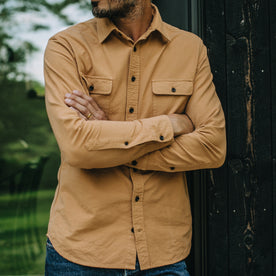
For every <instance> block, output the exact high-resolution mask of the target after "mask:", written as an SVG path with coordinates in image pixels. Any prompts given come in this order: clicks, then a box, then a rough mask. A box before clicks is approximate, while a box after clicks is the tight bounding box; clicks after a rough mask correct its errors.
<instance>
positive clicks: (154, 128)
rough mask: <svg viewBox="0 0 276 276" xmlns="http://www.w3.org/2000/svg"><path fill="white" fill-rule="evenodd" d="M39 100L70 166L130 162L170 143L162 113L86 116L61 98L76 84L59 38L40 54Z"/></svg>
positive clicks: (169, 127)
mask: <svg viewBox="0 0 276 276" xmlns="http://www.w3.org/2000/svg"><path fill="white" fill-rule="evenodd" d="M44 76H45V101H46V108H47V113H48V117H49V120H50V124H51V126H52V129H53V132H54V134H55V137H56V140H57V142H58V145H59V148H60V151H61V155H62V158H63V159H64V160H65V161H66V162H67V163H69V164H70V165H71V166H74V167H79V168H85V169H92V168H106V167H114V166H119V165H122V164H126V163H128V162H131V161H132V160H134V159H137V158H139V157H141V156H143V155H145V154H146V153H148V152H152V151H155V150H158V149H160V148H163V147H166V146H168V145H170V144H171V143H172V142H173V140H174V137H173V129H172V125H171V122H170V120H169V118H168V117H167V116H157V117H153V118H147V119H142V120H136V121H131V122H130V121H127V122H122V121H96V120H95V121H92V120H91V121H86V120H84V119H82V118H80V117H79V116H78V114H77V113H76V112H75V111H74V110H72V109H70V108H69V107H68V106H66V104H65V103H64V95H65V94H66V93H67V92H72V91H73V90H79V91H86V90H85V89H84V87H83V85H82V81H81V77H80V74H79V72H78V70H77V63H76V59H75V57H74V51H73V50H72V48H71V47H70V44H69V43H67V41H66V40H65V39H62V38H58V39H56V38H52V39H51V40H50V41H49V42H48V45H47V48H46V51H45V56H44Z"/></svg>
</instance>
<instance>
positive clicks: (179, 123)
mask: <svg viewBox="0 0 276 276" xmlns="http://www.w3.org/2000/svg"><path fill="white" fill-rule="evenodd" d="M168 117H169V119H170V120H171V123H172V127H173V131H174V136H179V135H181V134H188V133H191V132H193V131H194V125H193V123H192V121H191V119H190V118H189V117H188V116H187V115H186V114H170V115H168Z"/></svg>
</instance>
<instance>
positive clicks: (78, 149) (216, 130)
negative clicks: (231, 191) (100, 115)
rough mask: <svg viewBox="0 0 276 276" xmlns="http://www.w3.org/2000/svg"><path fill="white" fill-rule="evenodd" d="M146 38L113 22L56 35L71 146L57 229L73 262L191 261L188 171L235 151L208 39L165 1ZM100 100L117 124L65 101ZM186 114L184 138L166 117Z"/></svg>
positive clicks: (56, 85) (53, 50) (52, 77)
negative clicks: (174, 19)
mask: <svg viewBox="0 0 276 276" xmlns="http://www.w3.org/2000/svg"><path fill="white" fill-rule="evenodd" d="M154 9H155V16H154V19H153V22H152V24H151V26H150V28H149V29H148V30H147V32H146V33H145V34H144V35H143V36H142V37H140V39H139V40H138V41H137V42H136V43H134V42H133V41H132V40H131V39H130V38H129V37H127V36H126V35H124V34H123V33H122V32H120V31H119V30H118V29H117V28H116V27H115V26H114V25H113V24H112V23H111V22H110V21H109V20H108V19H91V20H89V21H87V22H84V23H80V24H77V25H75V26H73V27H70V28H69V29H67V30H65V31H62V32H60V33H58V34H57V35H55V36H54V37H52V38H51V39H50V40H49V43H48V46H47V49H46V52H45V81H46V106H47V112H48V115H49V119H50V122H51V125H52V128H53V131H54V134H55V136H56V139H57V142H58V145H59V147H60V151H61V166H60V169H59V173H58V187H57V190H56V194H55V198H54V201H53V204H52V208H51V214H50V222H49V229H48V236H49V238H50V240H51V241H52V243H53V246H54V247H55V248H56V250H57V251H58V252H59V253H60V254H61V255H62V256H63V257H65V258H67V259H69V260H70V261H72V262H75V263H78V264H82V265H87V266H93V267H102V268H120V269H134V268H135V259H136V252H137V254H138V258H139V261H140V266H141V269H149V268H153V267H158V266H162V265H167V264H172V263H175V262H177V261H180V260H182V259H184V258H186V257H187V256H188V254H189V251H190V247H191V236H192V218H191V211H190V203H189V196H188V190H187V183H186V177H185V171H188V170H195V169H203V168H213V167H218V166H220V165H222V163H223V162H224V158H225V148H226V141H225V122H224V115H223V111H222V108H221V104H220V101H219V99H218V97H217V95H216V92H215V87H214V85H213V83H212V74H211V71H210V66H209V62H208V58H207V53H206V47H205V46H204V45H203V44H202V41H201V40H200V39H199V38H198V37H197V36H195V35H193V34H191V33H188V32H185V31H183V30H179V29H177V28H175V27H173V26H170V25H168V24H166V23H164V22H162V20H161V17H160V15H159V12H158V10H157V8H156V7H154ZM75 89H76V90H79V91H83V92H85V93H87V94H90V95H91V97H94V98H95V100H96V102H97V103H98V104H99V106H100V107H101V108H102V109H103V110H104V111H105V113H106V114H107V115H108V117H109V119H110V120H109V121H86V120H84V119H81V118H79V116H78V115H77V114H76V112H75V111H74V110H72V109H70V108H68V107H67V106H66V105H65V104H64V95H65V93H67V92H72V91H73V90H75ZM184 112H185V113H186V114H187V115H188V116H189V117H190V118H191V120H192V121H193V123H194V126H195V131H194V132H193V133H190V134H187V135H182V136H179V137H177V138H174V135H173V129H172V126H171V123H170V120H169V119H168V117H167V116H166V114H170V113H184Z"/></svg>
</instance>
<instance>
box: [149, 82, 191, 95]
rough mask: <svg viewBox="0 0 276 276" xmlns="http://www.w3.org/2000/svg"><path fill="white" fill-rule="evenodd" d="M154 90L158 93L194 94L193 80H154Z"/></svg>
mask: <svg viewBox="0 0 276 276" xmlns="http://www.w3.org/2000/svg"><path fill="white" fill-rule="evenodd" d="M152 91H153V93H154V94H156V95H172V96H180V95H192V93H193V82H192V81H186V80H185V81H182V80H181V81H163V80H160V81H159V80H153V81H152Z"/></svg>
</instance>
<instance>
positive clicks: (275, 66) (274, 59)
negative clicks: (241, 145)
mask: <svg viewBox="0 0 276 276" xmlns="http://www.w3.org/2000/svg"><path fill="white" fill-rule="evenodd" d="M269 10H270V13H269V15H270V52H271V59H270V66H271V73H270V79H271V110H272V114H271V115H272V116H271V125H272V162H273V163H272V172H273V173H272V188H273V193H272V196H273V210H272V213H273V224H272V227H273V241H274V243H273V246H274V247H273V272H272V273H273V274H272V275H276V16H275V11H276V1H275V0H270V1H269Z"/></svg>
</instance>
